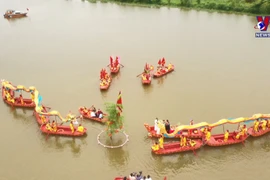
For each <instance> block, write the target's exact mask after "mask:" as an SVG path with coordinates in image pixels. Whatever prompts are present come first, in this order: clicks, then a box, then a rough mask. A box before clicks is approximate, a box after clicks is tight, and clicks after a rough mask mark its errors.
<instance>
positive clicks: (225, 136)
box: [224, 130, 230, 142]
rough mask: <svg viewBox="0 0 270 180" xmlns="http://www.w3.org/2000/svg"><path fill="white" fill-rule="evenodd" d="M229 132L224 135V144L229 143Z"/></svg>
mask: <svg viewBox="0 0 270 180" xmlns="http://www.w3.org/2000/svg"><path fill="white" fill-rule="evenodd" d="M229 134H230V133H229V130H227V131H226V132H225V133H224V142H227V141H228V138H229Z"/></svg>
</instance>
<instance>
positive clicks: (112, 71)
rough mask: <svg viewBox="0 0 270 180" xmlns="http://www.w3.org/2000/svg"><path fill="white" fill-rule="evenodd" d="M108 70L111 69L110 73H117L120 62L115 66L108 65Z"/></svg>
mask: <svg viewBox="0 0 270 180" xmlns="http://www.w3.org/2000/svg"><path fill="white" fill-rule="evenodd" d="M110 71H111V74H117V73H118V72H119V71H120V64H118V66H117V67H116V68H115V67H112V66H110Z"/></svg>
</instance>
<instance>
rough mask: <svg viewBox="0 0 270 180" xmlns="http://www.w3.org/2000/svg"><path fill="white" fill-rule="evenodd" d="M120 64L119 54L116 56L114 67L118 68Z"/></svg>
mask: <svg viewBox="0 0 270 180" xmlns="http://www.w3.org/2000/svg"><path fill="white" fill-rule="evenodd" d="M118 65H119V59H118V56H116V58H115V62H114V67H115V68H117V67H118Z"/></svg>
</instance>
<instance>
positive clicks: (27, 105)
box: [2, 87, 36, 108]
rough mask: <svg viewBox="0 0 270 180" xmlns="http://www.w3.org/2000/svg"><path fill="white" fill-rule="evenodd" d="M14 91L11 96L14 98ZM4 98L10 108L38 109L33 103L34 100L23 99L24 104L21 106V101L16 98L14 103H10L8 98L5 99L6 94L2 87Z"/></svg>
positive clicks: (11, 91)
mask: <svg viewBox="0 0 270 180" xmlns="http://www.w3.org/2000/svg"><path fill="white" fill-rule="evenodd" d="M14 94H15V93H14V91H13V90H10V95H11V96H12V97H14ZM2 98H3V100H4V101H5V103H7V104H8V105H10V106H13V107H20V108H34V107H36V104H35V103H34V102H33V101H32V99H26V98H24V99H23V102H24V104H21V102H20V99H19V98H18V97H16V98H14V103H12V102H9V101H8V100H7V99H6V97H5V93H4V87H2Z"/></svg>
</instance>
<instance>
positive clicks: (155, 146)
mask: <svg viewBox="0 0 270 180" xmlns="http://www.w3.org/2000/svg"><path fill="white" fill-rule="evenodd" d="M152 149H153V151H158V150H159V144H158V142H156V143H155V144H154V145H153V146H152Z"/></svg>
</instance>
